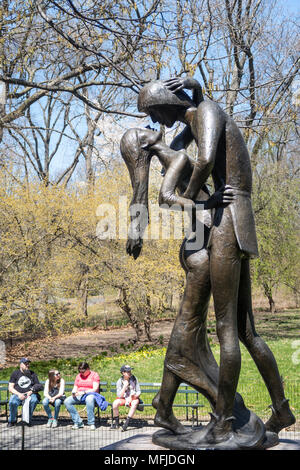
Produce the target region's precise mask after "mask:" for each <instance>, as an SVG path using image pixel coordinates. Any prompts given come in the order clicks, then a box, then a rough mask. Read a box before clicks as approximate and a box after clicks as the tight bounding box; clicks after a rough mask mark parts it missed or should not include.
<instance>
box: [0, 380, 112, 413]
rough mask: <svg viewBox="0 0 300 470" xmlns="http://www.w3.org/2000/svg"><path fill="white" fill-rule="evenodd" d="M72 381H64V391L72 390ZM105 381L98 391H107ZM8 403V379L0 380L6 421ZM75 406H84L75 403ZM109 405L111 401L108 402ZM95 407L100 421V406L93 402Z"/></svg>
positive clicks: (0, 392)
mask: <svg viewBox="0 0 300 470" xmlns="http://www.w3.org/2000/svg"><path fill="white" fill-rule="evenodd" d="M40 383H41V384H42V385H44V384H45V382H44V381H41V382H40ZM73 386H74V382H65V392H66V393H68V392H71V391H72V390H73ZM106 387H107V382H100V393H105V392H106V391H107V388H106ZM8 403H9V391H8V380H1V381H0V409H1V407H2V406H3V407H4V408H5V417H6V421H8ZM76 406H85V405H84V404H82V405H76ZM109 406H111V403H109ZM95 408H96V409H97V418H98V420H99V421H100V408H99V406H98V405H97V404H95Z"/></svg>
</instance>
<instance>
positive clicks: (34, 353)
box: [5, 320, 173, 367]
mask: <svg viewBox="0 0 300 470" xmlns="http://www.w3.org/2000/svg"><path fill="white" fill-rule="evenodd" d="M172 326H173V320H172V321H170V320H169V321H160V322H157V323H154V324H153V326H152V330H151V333H152V339H153V344H157V343H159V344H163V345H164V346H165V345H166V344H167V342H168V340H169V337H170V333H171V330H172ZM135 338H136V336H135V333H134V331H133V329H132V328H131V327H129V326H128V327H124V328H118V329H112V330H107V331H106V330H99V329H97V330H91V329H86V330H82V331H80V332H76V333H73V334H70V335H65V336H59V337H58V338H44V339H41V340H38V341H30V342H26V343H19V344H16V345H13V347H8V348H7V349H6V364H5V366H6V367H9V366H11V365H15V364H16V361H18V360H19V358H20V357H22V356H26V357H27V356H28V357H30V359H31V360H32V361H37V360H38V361H42V360H50V359H57V358H70V357H80V356H81V357H82V356H96V355H97V354H100V353H101V352H103V351H107V352H108V353H113V352H117V351H122V350H124V349H123V348H122V347H120V345H121V344H123V345H129V344H131V345H132V346H133V349H134V348H135V347H136V348H138V347H141V346H142V345H143V344H151V343H149V341H147V339H146V338H144V337H143V338H142V340H141V342H140V343H139V344H136V342H135Z"/></svg>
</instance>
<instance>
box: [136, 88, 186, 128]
mask: <svg viewBox="0 0 300 470" xmlns="http://www.w3.org/2000/svg"><path fill="white" fill-rule="evenodd" d="M191 106H193V107H194V106H195V104H194V103H193V101H192V100H191V98H190V97H189V96H188V95H187V94H186V93H185V92H184V91H182V90H180V91H178V92H176V93H172V92H171V91H170V90H168V88H167V87H166V86H165V85H164V83H163V82H162V81H159V80H157V81H155V82H151V83H148V84H147V85H145V86H144V87H143V88H142V89H141V90H140V92H139V97H138V110H139V111H140V112H144V113H146V114H148V115H149V116H150V117H151V119H152V121H153V122H157V121H158V122H160V123H161V124H165V125H166V126H167V127H172V126H173V124H174V122H176V121H178V120H180V117H181V116H182V115H184V113H185V111H186V110H187V109H188V108H190V107H191Z"/></svg>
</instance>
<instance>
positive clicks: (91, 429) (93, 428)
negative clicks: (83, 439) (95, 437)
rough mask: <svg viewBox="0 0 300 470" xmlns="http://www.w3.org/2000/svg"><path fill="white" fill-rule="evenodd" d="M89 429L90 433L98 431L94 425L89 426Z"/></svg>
mask: <svg viewBox="0 0 300 470" xmlns="http://www.w3.org/2000/svg"><path fill="white" fill-rule="evenodd" d="M88 428H89V430H90V431H96V426H95V425H94V424H89V425H88Z"/></svg>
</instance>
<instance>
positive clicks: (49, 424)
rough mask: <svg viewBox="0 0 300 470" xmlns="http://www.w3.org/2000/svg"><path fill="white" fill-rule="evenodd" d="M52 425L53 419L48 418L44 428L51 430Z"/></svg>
mask: <svg viewBox="0 0 300 470" xmlns="http://www.w3.org/2000/svg"><path fill="white" fill-rule="evenodd" d="M52 425H53V418H50V419H48V423H47V425H46V427H47V428H51V426H52Z"/></svg>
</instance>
